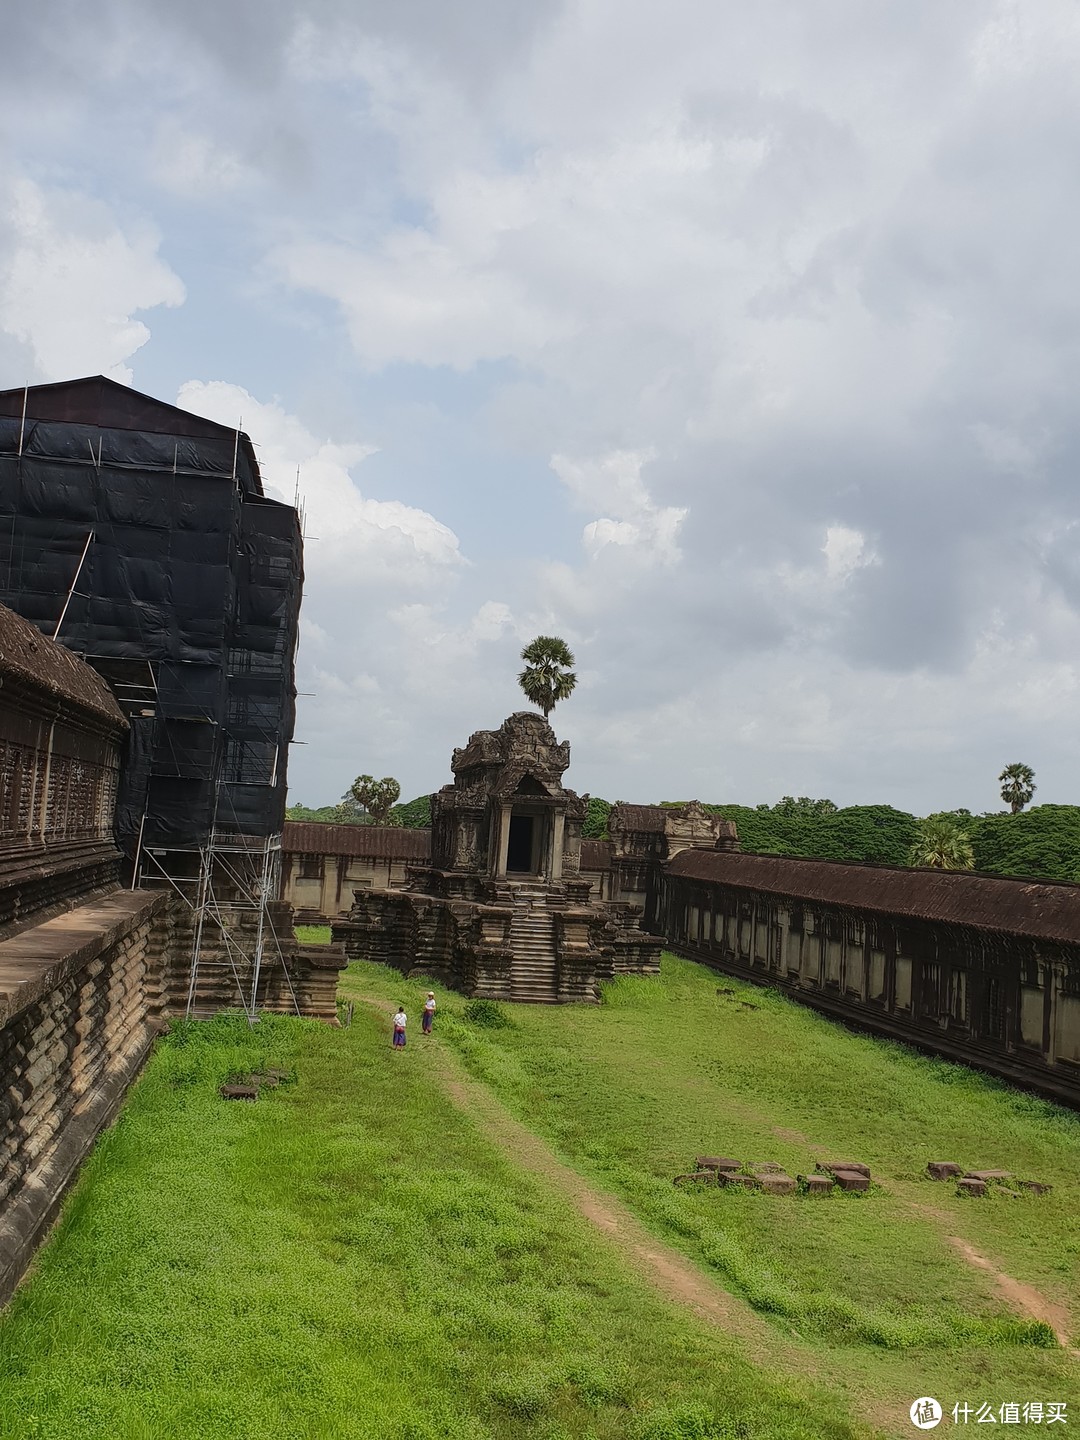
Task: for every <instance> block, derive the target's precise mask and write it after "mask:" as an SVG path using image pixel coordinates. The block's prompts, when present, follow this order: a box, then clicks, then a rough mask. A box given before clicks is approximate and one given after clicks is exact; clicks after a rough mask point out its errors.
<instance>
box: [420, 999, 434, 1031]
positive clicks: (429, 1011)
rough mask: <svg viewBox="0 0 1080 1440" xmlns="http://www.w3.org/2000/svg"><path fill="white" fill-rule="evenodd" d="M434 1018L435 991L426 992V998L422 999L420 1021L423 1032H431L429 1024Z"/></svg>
mask: <svg viewBox="0 0 1080 1440" xmlns="http://www.w3.org/2000/svg"><path fill="white" fill-rule="evenodd" d="M434 1019H435V991H434V990H429V991H428V992H427V999H426V1000H425V1001H424V1019H423V1021H422V1024H423V1027H424V1034H425V1035H430V1034H431V1025H432V1022H433V1021H434Z"/></svg>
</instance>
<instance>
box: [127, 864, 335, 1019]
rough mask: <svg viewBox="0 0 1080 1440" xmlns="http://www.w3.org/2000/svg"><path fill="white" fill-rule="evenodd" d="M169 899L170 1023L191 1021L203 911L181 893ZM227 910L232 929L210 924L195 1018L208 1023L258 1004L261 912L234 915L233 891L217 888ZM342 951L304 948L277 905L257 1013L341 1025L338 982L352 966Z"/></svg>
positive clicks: (266, 929)
mask: <svg viewBox="0 0 1080 1440" xmlns="http://www.w3.org/2000/svg"><path fill="white" fill-rule="evenodd" d="M155 893H161V894H162V896H163V898H164V901H165V908H164V911H163V915H162V921H161V957H162V966H163V972H162V1003H163V1009H164V1013H165V1014H166V1015H169V1016H173V1015H186V1014H187V1011H188V994H189V988H190V985H191V957H192V944H193V940H194V929H195V912H194V911H193V910H192V908H191V907H190V905H188V904H187V903H186V902H185V901H184V900H183V899H182V898H181V897H180V896H179V895H177V894H176V893H175V891H169V892H155ZM217 894H218V896H219V897H220V898H221V899H222V900H223V901H225V902H226V903H225V904H224V905H223V906H222V908H221V909H220V910H219V912H218V913H219V914H220V915H221V918H222V920H223V922H224V929H222V928H221V927H219V926H218V925H217V924H216V923H214V921H213V920H212V919H210V918H207V919H206V920H205V922H204V924H203V928H202V937H201V944H200V947H199V966H198V974H197V977H196V979H197V983H196V987H195V994H194V996H193V1004H192V1012H191V1013H192V1014H193V1016H194V1017H195V1018H196V1019H206V1018H208V1017H209V1016H211V1015H216V1014H217V1013H218V1012H219V1011H221V1010H225V1009H238V1008H239V1009H247V1008H248V1007H249V1006H250V1004H251V987H252V984H253V981H254V957H255V953H256V945H257V938H258V937H257V933H256V932H257V927H258V924H259V913H258V910H256V909H255V908H254V907H250V906H244V907H240V906H237V908H236V909H232V910H230V909H229V907H228V904H227V901H228V891H227V890H226V889H225V887H224V884H223V883H219V884H218V886H217ZM347 963H348V962H347V960H346V958H345V952H344V951H343V950H342V949H341V947H340V946H339V945H301V944H299V943H298V942H297V940H296V937H295V935H294V933H293V909H292V906H291V905H289V904H287V903H286V902H285V901H281V900H276V901H270V902H269V903H268V904H267V906H266V910H265V914H264V917H263V927H262V959H261V963H260V966H259V989H258V995H257V997H256V1008H257V1009H260V1010H271V1011H274V1012H275V1013H278V1014H283V1015H305V1016H310V1017H311V1018H313V1019H316V1020H325V1021H328V1022H331V1023H336V1021H337V984H338V975H339V973H340V972H341V971H342V970H343V969H344V968H345V966H346V964H347Z"/></svg>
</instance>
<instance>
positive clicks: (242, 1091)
mask: <svg viewBox="0 0 1080 1440" xmlns="http://www.w3.org/2000/svg"><path fill="white" fill-rule="evenodd" d="M218 1094H219V1095H220V1096H221V1098H222V1099H223V1100H257V1099H258V1098H259V1087H258V1086H257V1085H219V1086H218Z"/></svg>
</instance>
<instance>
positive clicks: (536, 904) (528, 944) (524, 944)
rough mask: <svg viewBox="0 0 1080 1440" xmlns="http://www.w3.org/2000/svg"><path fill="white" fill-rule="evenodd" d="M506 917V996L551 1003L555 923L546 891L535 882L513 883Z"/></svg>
mask: <svg viewBox="0 0 1080 1440" xmlns="http://www.w3.org/2000/svg"><path fill="white" fill-rule="evenodd" d="M512 903H513V907H514V909H513V914H512V916H511V919H510V949H511V953H512V955H513V960H512V963H511V967H510V990H511V994H510V998H511V999H512V1000H523V1001H529V1002H531V1003H532V1004H545V1003H546V1004H549V1005H550V1004H554V1003H555V1002H556V1001H557V1000H558V998H559V996H558V987H557V983H556V962H555V923H554V920H553V918H552V915H551V911H550V910H549V909H548V908H547V895H546V894H545V892H544V890H543V889H542V888H541V887H538V886H528V885H521V884H518V885H515V886H514V888H513V896H512Z"/></svg>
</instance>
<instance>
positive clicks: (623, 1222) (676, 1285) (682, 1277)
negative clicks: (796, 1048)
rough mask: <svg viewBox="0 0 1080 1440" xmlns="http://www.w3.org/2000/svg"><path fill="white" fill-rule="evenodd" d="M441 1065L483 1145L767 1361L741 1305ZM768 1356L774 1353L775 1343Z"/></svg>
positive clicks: (473, 1085) (450, 1065) (756, 1324)
mask: <svg viewBox="0 0 1080 1440" xmlns="http://www.w3.org/2000/svg"><path fill="white" fill-rule="evenodd" d="M438 1064H439V1069H440V1070H441V1072H442V1077H441V1078H442V1083H443V1088H444V1089H445V1090H446V1093H447V1094H448V1095H449V1096H450V1098H451V1099H452V1100H453V1101H454V1103H455V1104H456V1105H457V1106H458V1107H459V1108H460V1109H462V1110H464V1111H465V1113H466V1114H468V1115H470V1116H471V1117H472V1118H473V1119H474V1120H476V1121H478V1122H479V1124H480V1127H481V1129H482V1130H483V1131H484V1133H485V1134H486V1135H487V1136H488V1138H489V1139H491V1140H494V1141H495V1143H496V1144H497V1145H498V1146H499V1148H500V1149H502V1150H504V1151H506V1153H507V1154H509V1155H511V1156H512V1157H513V1158H514V1160H515V1161H516V1162H517V1163H518V1164H519V1165H520V1166H521V1167H522V1168H523V1169H525V1170H528V1171H529V1172H530V1173H532V1174H534V1175H539V1176H541V1177H542V1178H543V1179H544V1180H546V1181H548V1182H549V1184H551V1185H552V1186H553V1187H554V1188H555V1189H556V1190H557V1191H558V1192H559V1193H560V1194H561V1195H563V1196H565V1198H566V1199H567V1200H569V1201H570V1202H571V1204H572V1205H573V1206H574V1208H575V1209H576V1210H577V1211H578V1212H579V1213H580V1214H582V1215H584V1217H585V1218H586V1220H588V1221H590V1223H591V1224H593V1225H595V1226H596V1228H597V1229H598V1230H602V1231H603V1232H604V1233H605V1234H606V1235H609V1236H611V1237H612V1238H613V1239H615V1240H616V1241H617V1242H618V1245H619V1250H620V1253H621V1254H622V1255H624V1256H625V1257H626V1258H627V1259H628V1260H629V1261H630V1262H631V1264H632V1265H633V1266H634V1268H635V1269H636V1270H637V1271H638V1272H639V1273H640V1274H643V1275H644V1276H645V1278H646V1279H647V1280H649V1281H650V1283H651V1284H652V1285H653V1286H655V1288H656V1289H658V1290H660V1291H661V1292H662V1293H663V1294H664V1295H666V1296H667V1297H668V1299H670V1300H674V1301H676V1302H677V1303H678V1304H680V1305H689V1306H690V1308H691V1309H692V1310H694V1311H695V1312H696V1313H697V1314H698V1315H700V1316H702V1317H703V1318H704V1319H706V1320H712V1321H714V1322H715V1323H716V1324H718V1325H721V1326H722V1327H723V1328H724V1330H726V1331H728V1332H729V1333H731V1334H737V1335H739V1336H740V1337H741V1338H743V1339H745V1340H749V1341H751V1342H753V1343H755V1344H756V1348H757V1349H758V1351H759V1357H757V1358H760V1357H764V1356H766V1355H767V1354H768V1353H769V1348H770V1347H769V1345H768V1343H767V1341H768V1339H769V1337H770V1332H769V1331H768V1330H767V1329H766V1326H765V1324H764V1322H763V1321H762V1320H761V1319H760V1318H759V1317H758V1316H757V1314H756V1313H755V1312H754V1311H753V1310H752V1309H751V1308H750V1306H749V1305H747V1304H746V1303H745V1301H742V1300H739V1299H736V1297H735V1296H734V1295H730V1294H728V1292H727V1291H726V1290H724V1289H723V1288H722V1287H721V1286H719V1285H717V1284H716V1282H715V1281H714V1280H712V1279H710V1278H709V1276H707V1275H705V1274H703V1272H702V1271H701V1270H699V1269H698V1268H697V1266H696V1265H694V1264H692V1263H691V1262H690V1261H689V1260H687V1259H686V1258H685V1256H683V1255H680V1254H679V1252H678V1251H677V1250H673V1249H672V1248H671V1247H670V1246H668V1245H665V1244H664V1243H663V1242H662V1241H660V1240H657V1239H656V1237H655V1236H654V1235H651V1234H650V1233H649V1232H648V1231H647V1230H646V1229H645V1227H644V1226H643V1225H642V1224H641V1223H640V1221H638V1220H637V1219H636V1218H635V1216H634V1215H633V1214H632V1213H631V1212H630V1211H629V1210H628V1209H627V1208H626V1206H625V1205H623V1204H622V1202H621V1201H619V1200H616V1199H615V1197H614V1196H612V1195H604V1194H600V1193H599V1192H598V1191H596V1190H594V1189H593V1188H592V1186H590V1185H588V1184H587V1183H586V1182H585V1181H584V1180H583V1179H582V1177H581V1176H580V1175H579V1174H578V1173H577V1171H576V1170H572V1169H571V1168H570V1166H569V1165H565V1164H564V1163H563V1162H562V1161H561V1160H560V1159H559V1158H558V1156H557V1155H555V1153H554V1152H553V1151H552V1150H551V1149H550V1148H549V1147H548V1146H547V1145H546V1144H545V1143H544V1141H543V1140H541V1139H540V1138H539V1136H537V1135H535V1134H534V1133H533V1131H531V1130H529V1129H528V1128H527V1127H526V1126H525V1125H522V1124H521V1122H520V1121H518V1120H515V1119H514V1117H513V1116H512V1115H511V1114H509V1112H508V1111H507V1110H506V1109H505V1108H504V1107H503V1106H502V1104H501V1103H500V1102H499V1101H498V1100H497V1099H496V1098H495V1097H494V1096H493V1095H492V1094H491V1092H490V1091H489V1090H488V1089H487V1088H486V1086H484V1085H482V1084H481V1083H480V1082H479V1081H477V1080H473V1079H472V1077H471V1076H469V1075H467V1074H465V1073H464V1072H463V1071H461V1070H460V1069H459V1068H458V1065H457V1061H456V1059H455V1058H454V1057H453V1056H451V1055H448V1054H447V1052H446V1051H445V1050H440V1051H439V1054H438ZM771 1348H772V1349H775V1337H773V1339H772V1346H771Z"/></svg>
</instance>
